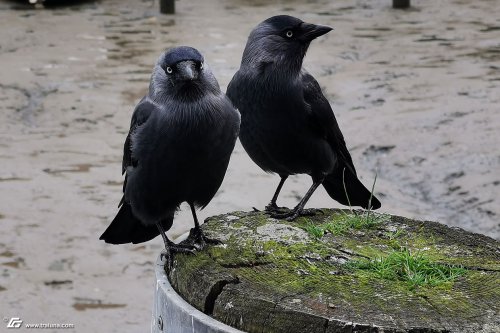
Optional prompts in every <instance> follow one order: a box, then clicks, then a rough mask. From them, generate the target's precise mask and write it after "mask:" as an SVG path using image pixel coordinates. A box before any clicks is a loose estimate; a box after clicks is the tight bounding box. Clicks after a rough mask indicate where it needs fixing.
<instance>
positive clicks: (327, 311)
mask: <svg viewBox="0 0 500 333" xmlns="http://www.w3.org/2000/svg"><path fill="white" fill-rule="evenodd" d="M322 211H323V212H322V213H318V214H316V215H315V216H312V217H300V218H298V219H296V220H295V221H293V222H288V221H285V220H276V219H272V218H269V217H268V215H266V214H264V213H262V212H233V213H229V214H225V215H220V216H215V217H211V218H208V219H207V220H206V222H205V224H204V225H203V230H204V232H205V234H206V235H207V236H208V237H210V238H216V239H219V240H221V241H222V242H223V244H222V245H208V246H207V247H206V248H205V249H204V250H203V251H200V252H199V253H197V254H196V255H183V254H177V255H176V256H175V260H174V266H173V268H172V269H171V270H170V271H167V275H168V277H169V279H170V282H171V285H172V286H173V288H174V289H175V290H176V291H177V293H179V294H180V295H181V296H182V297H183V298H184V299H185V300H186V301H187V302H188V303H190V304H191V305H193V306H194V307H195V308H197V309H199V310H200V311H203V312H204V313H206V314H208V315H210V316H212V317H213V318H215V319H217V320H219V321H221V322H223V323H225V324H227V325H230V326H232V327H234V328H237V329H240V330H242V331H245V332H250V333H253V332H259V333H268V332H286V333H295V332H297V333H299V332H300V333H308V332H322V333H323V332H324V333H327V332H394V333H395V332H412V333H424V332H433V333H434V332H443V333H444V332H448V333H453V332H456V333H469V332H470V333H478V332H482V333H493V332H496V333H498V332H500V315H499V312H500V311H499V309H500V243H499V242H498V241H496V240H494V239H492V238H489V237H486V236H483V235H479V234H474V233H469V232H466V231H464V230H461V229H458V228H449V227H447V226H445V225H442V224H439V223H436V222H430V221H416V220H411V219H407V218H403V217H399V216H389V215H379V214H376V213H373V212H371V213H367V212H361V211H352V212H351V211H349V210H330V209H323V210H322ZM352 218H357V219H360V220H361V222H360V223H358V222H352V221H351V220H350V219H352ZM364 219H366V221H365V220H364ZM368 219H373V221H371V220H370V221H371V222H370V221H368ZM350 221H351V222H350ZM365 222H370V223H365ZM372 222H373V223H372ZM391 258H392V259H394V258H396V259H397V260H399V259H402V261H401V260H400V262H399V264H398V261H397V260H396V259H395V260H393V261H394V262H391V260H392V259H391ZM398 258H399V259H398ZM424 264H425V265H427V266H425V265H424ZM398 265H400V266H401V267H399V268H400V269H398ZM412 265H413V266H415V267H416V270H415V271H412V269H413V268H412ZM419 265H420V266H421V267H420V266H419ZM386 266H387V267H386ZM437 267H440V269H441V271H440V270H438V271H437V272H438V273H437V276H435V275H433V276H430V275H429V276H427V275H426V274H428V273H431V272H432V271H433V270H434V268H437ZM419 269H420V271H419ZM448 273H450V274H451V275H447V274H448ZM405 274H406V275H405ZM440 275H442V279H441V280H439V276H440Z"/></svg>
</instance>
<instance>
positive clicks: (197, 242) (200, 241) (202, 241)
mask: <svg viewBox="0 0 500 333" xmlns="http://www.w3.org/2000/svg"><path fill="white" fill-rule="evenodd" d="M181 244H186V245H190V246H192V247H193V248H195V249H196V250H197V251H201V250H203V249H204V248H205V246H206V245H207V244H212V245H219V244H222V242H221V241H220V240H218V239H212V238H208V237H207V236H205V234H204V233H203V231H202V230H201V228H191V230H190V231H189V236H188V238H187V239H186V240H184V241H183V242H181Z"/></svg>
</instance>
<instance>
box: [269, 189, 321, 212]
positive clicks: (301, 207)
mask: <svg viewBox="0 0 500 333" xmlns="http://www.w3.org/2000/svg"><path fill="white" fill-rule="evenodd" d="M322 182H323V180H321V181H313V184H312V185H311V187H310V188H309V190H308V191H307V193H306V195H305V196H304V197H303V198H302V200H300V202H299V203H298V205H297V206H295V208H294V209H292V210H291V211H289V212H286V213H272V214H271V217H273V218H277V219H287V220H288V221H293V220H295V219H296V218H297V217H299V216H301V215H302V216H304V215H314V214H315V212H312V211H308V212H305V211H304V206H305V205H306V203H307V201H308V200H309V198H310V197H311V195H312V194H313V193H314V191H316V189H317V188H318V186H319V185H321V183H322Z"/></svg>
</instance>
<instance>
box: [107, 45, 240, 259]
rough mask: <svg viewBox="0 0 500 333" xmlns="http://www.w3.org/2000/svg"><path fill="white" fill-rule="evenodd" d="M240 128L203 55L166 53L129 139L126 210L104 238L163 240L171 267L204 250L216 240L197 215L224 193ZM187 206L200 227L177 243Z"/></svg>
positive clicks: (123, 203)
mask: <svg viewBox="0 0 500 333" xmlns="http://www.w3.org/2000/svg"><path fill="white" fill-rule="evenodd" d="M239 124H240V115H239V113H238V111H237V110H236V109H235V108H234V107H233V105H232V103H231V102H230V101H229V99H228V98H227V97H226V96H225V95H224V93H222V92H221V90H220V88H219V84H218V83H217V80H216V79H215V77H214V75H213V74H212V72H211V70H210V69H209V68H208V66H207V64H206V63H205V61H204V59H203V56H202V55H201V54H200V53H199V52H198V51H197V50H196V49H194V48H191V47H186V46H182V47H176V48H173V49H171V50H168V51H166V52H164V53H163V54H161V56H160V57H159V59H158V61H157V62H156V65H155V67H154V69H153V74H152V77H151V82H150V85H149V93H148V94H147V95H146V96H145V97H143V98H142V100H141V101H140V102H139V104H138V105H137V106H136V108H135V110H134V113H133V115H132V121H131V125H130V131H129V133H128V135H127V138H126V140H125V145H124V149H123V164H122V173H125V181H124V184H123V198H122V200H121V202H120V205H119V207H120V209H119V211H118V214H117V215H116V217H115V218H114V219H113V221H112V222H111V224H110V226H109V227H108V228H107V229H106V231H105V232H104V233H103V234H102V236H101V237H100V239H102V240H104V241H105V242H107V243H112V244H123V243H134V244H135V243H141V242H146V241H148V240H151V239H153V238H155V237H156V236H158V235H161V236H162V237H163V241H164V243H165V250H166V255H165V256H166V257H167V260H168V261H169V263H171V262H172V254H173V253H176V252H191V253H192V252H193V251H194V250H195V249H198V250H199V249H201V248H203V247H204V245H205V244H206V243H207V242H210V241H211V240H210V239H208V238H207V237H205V235H203V233H202V230H201V229H200V224H199V222H198V218H197V216H196V208H204V207H205V206H206V205H208V203H209V202H210V201H211V200H212V198H213V197H214V195H215V193H216V192H217V190H218V189H219V187H220V185H221V183H222V180H223V178H224V175H225V173H226V169H227V166H228V163H229V158H230V155H231V152H232V151H233V148H234V144H235V142H236V138H237V137H238V131H239ZM182 202H187V203H188V204H189V206H190V208H191V212H192V215H193V219H194V228H193V229H191V232H190V235H189V237H188V239H187V240H186V241H184V242H182V243H179V244H175V243H173V242H172V241H171V240H170V239H168V237H167V235H166V234H165V232H166V231H168V230H169V229H170V228H171V226H172V223H173V220H174V215H175V212H176V211H177V210H178V208H179V205H180V204H181V203H182Z"/></svg>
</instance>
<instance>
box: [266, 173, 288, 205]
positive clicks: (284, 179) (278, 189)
mask: <svg viewBox="0 0 500 333" xmlns="http://www.w3.org/2000/svg"><path fill="white" fill-rule="evenodd" d="M280 177H281V180H280V183H279V184H278V187H277V188H276V191H275V192H274V195H273V198H272V199H271V202H270V203H269V204H268V205H267V206H266V208H265V211H266V212H268V213H271V214H273V213H282V211H283V209H288V208H286V207H278V205H276V200H278V195H279V194H280V191H281V188H282V187H283V184H285V181H286V179H287V178H288V175H280Z"/></svg>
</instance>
